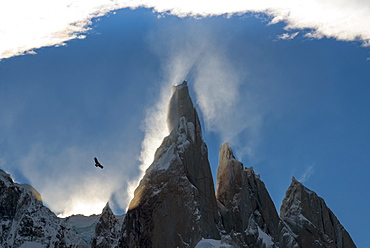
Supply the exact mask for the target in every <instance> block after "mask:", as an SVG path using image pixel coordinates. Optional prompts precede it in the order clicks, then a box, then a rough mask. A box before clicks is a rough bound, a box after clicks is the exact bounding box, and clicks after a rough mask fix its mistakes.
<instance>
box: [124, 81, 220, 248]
mask: <svg viewBox="0 0 370 248" xmlns="http://www.w3.org/2000/svg"><path fill="white" fill-rule="evenodd" d="M172 89H173V92H172V97H171V99H170V103H169V106H168V113H167V124H168V128H169V130H170V135H169V136H167V137H165V138H164V139H163V142H162V144H161V146H160V147H159V148H158V149H157V151H156V153H155V158H154V161H153V163H152V165H150V166H149V168H148V170H147V171H146V173H145V175H144V177H143V179H142V180H141V182H140V184H139V186H138V187H137V189H136V190H135V194H134V198H133V199H132V201H131V203H130V206H129V210H128V212H127V214H126V217H125V225H124V230H123V233H124V236H123V238H122V242H121V246H122V247H139V246H140V247H194V246H195V245H196V243H197V242H198V241H199V240H201V239H202V238H216V239H217V238H219V231H218V229H217V222H218V211H217V204H216V198H215V194H214V186H213V185H214V184H213V178H212V174H211V169H210V165H209V162H208V149H207V146H206V144H205V143H204V141H203V138H202V132H201V126H200V122H199V118H198V114H197V112H196V110H195V109H194V106H193V102H192V100H191V98H190V95H189V90H188V87H187V85H186V82H184V83H182V84H180V85H178V86H174V87H173V88H172ZM164 234H166V235H164Z"/></svg>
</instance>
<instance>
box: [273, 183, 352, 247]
mask: <svg viewBox="0 0 370 248" xmlns="http://www.w3.org/2000/svg"><path fill="white" fill-rule="evenodd" d="M280 217H281V219H282V220H283V221H284V222H285V223H286V224H287V225H288V226H289V228H290V230H291V231H292V232H293V234H294V236H295V237H296V240H297V242H298V243H299V244H300V245H301V246H302V247H337V248H345V247H346V248H347V247H356V245H355V244H354V242H353V240H352V239H351V237H350V236H349V234H348V232H347V231H346V230H345V229H344V227H343V226H342V225H341V224H340V222H339V220H338V219H337V217H336V216H335V215H334V213H333V212H332V211H331V210H330V209H329V208H328V207H327V205H326V203H325V201H324V199H322V198H321V197H319V196H318V195H317V194H316V193H315V192H313V191H312V190H310V189H308V188H306V187H305V186H304V185H303V184H302V183H300V182H299V181H297V180H296V179H295V178H294V177H293V178H292V182H291V184H290V186H289V188H288V190H287V191H286V195H285V198H284V200H283V202H282V205H281V207H280Z"/></svg>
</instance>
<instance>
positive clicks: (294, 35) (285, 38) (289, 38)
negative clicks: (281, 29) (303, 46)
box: [278, 32, 312, 40]
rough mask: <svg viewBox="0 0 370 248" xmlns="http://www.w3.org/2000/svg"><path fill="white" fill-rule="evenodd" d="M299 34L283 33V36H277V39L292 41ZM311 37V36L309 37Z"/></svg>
mask: <svg viewBox="0 0 370 248" xmlns="http://www.w3.org/2000/svg"><path fill="white" fill-rule="evenodd" d="M298 34H299V32H295V33H284V34H281V35H279V36H278V38H279V39H281V40H292V39H294V38H295V37H296V36H297V35H298ZM311 37H312V36H311Z"/></svg>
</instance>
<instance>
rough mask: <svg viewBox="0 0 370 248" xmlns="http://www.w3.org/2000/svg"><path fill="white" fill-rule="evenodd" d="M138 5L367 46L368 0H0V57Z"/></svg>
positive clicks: (61, 38) (55, 41)
mask: <svg viewBox="0 0 370 248" xmlns="http://www.w3.org/2000/svg"><path fill="white" fill-rule="evenodd" d="M139 6H143V7H147V8H153V9H154V10H155V11H156V12H159V13H163V12H165V13H168V14H173V15H178V16H197V17H204V16H213V15H223V14H227V15H233V14H242V13H246V12H255V13H256V12H258V13H266V14H268V15H269V16H271V18H272V21H271V23H272V24H274V23H277V22H280V21H285V22H286V23H287V26H286V29H312V30H313V31H310V32H309V34H308V36H309V37H315V38H318V37H324V36H325V37H333V38H336V39H339V40H348V41H353V40H361V41H362V42H363V45H364V46H368V45H369V44H370V27H369V25H370V2H369V1H367V0H353V1H347V0H315V1H311V0H310V1H308V0H306V1H294V0H282V1H273V0H261V1H240V0H229V1H199V0H197V1H195V0H187V1H170V0H167V1H163V0H151V1H150V0H147V1H145V0H131V1H123V0H89V1H86V0H55V1H48V0H35V1H27V0H15V1H1V2H0V36H1V37H2V39H1V42H0V59H3V58H9V57H12V56H16V55H20V54H24V53H26V52H27V51H29V50H33V49H37V48H40V47H45V46H54V45H60V44H63V43H65V42H66V41H68V40H71V39H75V38H84V37H85V36H84V35H83V34H84V33H86V32H87V31H88V30H89V25H90V24H91V19H92V18H94V17H99V16H102V15H105V14H106V13H107V12H109V11H113V10H117V9H120V8H125V7H130V8H137V7H139Z"/></svg>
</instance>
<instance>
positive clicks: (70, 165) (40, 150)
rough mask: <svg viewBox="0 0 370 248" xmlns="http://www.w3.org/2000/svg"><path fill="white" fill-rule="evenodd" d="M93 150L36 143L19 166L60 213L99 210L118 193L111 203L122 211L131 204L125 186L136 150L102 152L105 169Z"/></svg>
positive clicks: (50, 205)
mask: <svg viewBox="0 0 370 248" xmlns="http://www.w3.org/2000/svg"><path fill="white" fill-rule="evenodd" d="M93 154H94V151H92V150H89V149H87V148H78V147H66V148H64V149H62V150H60V151H51V150H50V149H48V148H47V147H45V145H41V144H35V145H33V147H32V149H31V150H30V151H29V153H27V154H26V155H25V156H24V157H22V158H21V159H20V161H19V169H20V171H22V173H23V175H24V176H25V177H26V178H27V179H28V180H29V181H30V184H31V185H32V186H33V187H34V188H35V189H37V190H38V191H39V192H40V194H41V196H42V198H43V201H44V203H45V204H46V205H47V206H48V207H49V208H50V209H51V210H52V211H54V212H55V213H57V214H59V216H69V215H72V214H84V215H91V214H99V213H101V210H102V209H103V208H104V206H105V204H106V203H107V202H108V201H110V200H111V198H112V196H113V194H115V193H119V195H120V197H119V198H116V199H114V200H115V201H111V206H112V203H113V206H112V207H113V209H115V210H119V209H121V211H122V209H125V208H126V204H127V196H126V195H125V190H124V189H125V188H126V187H127V186H126V185H127V181H128V179H129V177H132V172H131V170H132V168H136V165H137V164H136V161H135V159H132V158H133V157H134V156H133V153H131V152H130V151H129V149H126V150H125V151H118V150H115V151H114V152H112V151H104V152H102V154H104V157H103V158H102V159H101V161H100V162H102V164H103V165H105V167H104V169H98V168H95V167H94V162H93ZM120 161H124V164H120ZM123 166H124V169H122V168H123ZM114 203H116V205H114Z"/></svg>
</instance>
